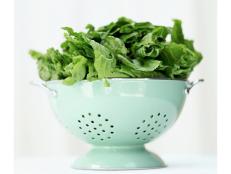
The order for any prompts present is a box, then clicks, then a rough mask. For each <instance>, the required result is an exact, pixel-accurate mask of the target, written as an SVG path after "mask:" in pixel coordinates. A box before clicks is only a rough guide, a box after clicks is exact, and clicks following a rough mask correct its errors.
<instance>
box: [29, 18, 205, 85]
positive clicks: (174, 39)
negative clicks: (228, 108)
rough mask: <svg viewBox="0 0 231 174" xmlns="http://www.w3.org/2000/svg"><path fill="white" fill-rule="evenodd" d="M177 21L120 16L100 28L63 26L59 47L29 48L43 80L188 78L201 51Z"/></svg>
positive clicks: (65, 82)
mask: <svg viewBox="0 0 231 174" xmlns="http://www.w3.org/2000/svg"><path fill="white" fill-rule="evenodd" d="M173 22H174V25H173V27H166V26H157V25H153V24H152V23H150V22H134V21H132V20H131V19H128V18H125V17H121V18H119V19H118V20H117V21H116V22H111V23H110V24H108V25H105V26H102V27H100V28H98V29H95V27H94V26H93V25H91V24H88V25H87V26H86V29H87V32H75V31H74V30H73V29H72V28H70V27H64V28H63V29H64V30H65V33H64V37H65V41H64V42H63V43H62V44H61V51H59V50H57V49H54V48H49V49H48V50H47V52H46V53H40V52H38V51H35V50H30V51H29V54H30V55H31V57H33V58H34V59H35V60H36V61H37V65H38V71H39V76H40V78H41V79H42V80H44V81H50V80H63V83H64V84H67V85H72V84H74V83H76V82H78V81H81V80H84V79H87V80H89V81H92V80H97V79H107V78H145V77H146V78H164V79H182V80H186V79H187V78H188V77H189V75H190V73H191V72H192V71H193V69H194V67H195V66H196V65H197V64H198V63H199V62H200V61H201V59H202V55H201V53H199V52H198V51H196V50H195V49H194V46H193V41H192V40H187V39H185V38H184V35H183V31H182V27H181V21H180V20H177V19H175V20H173ZM168 36H170V38H171V39H170V41H168V39H167V37H168Z"/></svg>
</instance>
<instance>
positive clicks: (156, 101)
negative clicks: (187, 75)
mask: <svg viewBox="0 0 231 174" xmlns="http://www.w3.org/2000/svg"><path fill="white" fill-rule="evenodd" d="M109 82H110V87H104V84H103V82H102V81H99V80H98V81H93V82H88V81H82V82H79V83H77V84H75V85H72V86H66V85H63V84H62V83H61V82H60V81H57V82H49V83H47V86H48V87H49V88H50V89H53V90H55V91H56V92H57V95H56V96H50V101H51V105H52V108H53V110H54V111H55V113H56V116H57V119H58V120H59V121H60V122H61V124H62V125H64V126H65V127H66V128H67V129H68V130H69V131H70V132H71V133H72V134H74V135H76V136H77V137H78V138H81V139H82V140H83V141H85V142H88V143H90V144H92V145H94V146H96V147H97V148H104V147H109V149H110V147H111V149H113V147H121V148H122V147H124V146H127V147H131V148H132V147H134V146H142V145H143V144H145V143H147V142H149V141H151V140H153V139H155V138H156V137H158V136H160V134H162V133H163V132H165V131H166V130H167V129H168V128H170V127H171V126H172V125H173V124H174V122H175V121H176V119H177V118H178V116H179V114H180V111H181V109H182V107H183V104H184V102H185V97H186V93H185V89H186V86H187V84H186V82H185V81H178V80H151V79H111V80H109ZM128 149H129V148H128ZM98 151H99V150H98ZM98 151H97V150H96V153H93V154H98V155H87V157H86V158H87V159H86V158H82V161H85V162H81V160H80V162H79V164H81V165H78V163H77V162H76V163H75V166H76V167H75V168H81V166H82V168H89V169H96V168H95V167H94V166H97V164H91V162H89V161H91V160H92V158H93V156H94V158H95V156H97V158H98V161H100V160H99V159H101V158H102V157H103V155H100V153H97V152H98ZM141 151H142V152H143V153H140V154H141V155H140V157H142V155H143V161H144V162H145V161H147V160H148V158H145V155H144V154H146V151H145V149H142V150H141ZM94 152H95V151H94ZM132 152H135V151H132ZM118 153H120V151H118ZM90 154H91V153H90ZM91 156H92V157H91ZM109 158H110V155H109ZM112 159H113V156H112ZM131 159H132V158H129V155H128V160H127V162H128V163H129V161H130V162H132V161H131ZM134 159H135V158H134ZM158 159H159V158H158V157H155V158H153V161H152V164H153V167H158V166H159V167H163V166H164V165H163V162H162V161H160V160H158ZM149 160H150V159H149ZM86 161H88V162H86ZM93 161H97V160H93ZM112 161H114V160H112ZM114 162H115V161H114ZM118 162H119V161H118ZM125 163H126V162H125ZM146 163H147V162H146ZM84 164H86V166H84ZM139 164H140V166H138V164H136V166H137V168H143V167H145V166H144V164H143V165H142V164H141V163H140V162H139ZM142 166H143V167H142ZM130 167H131V166H130ZM149 167H152V165H149ZM98 168H101V169H105V168H106V169H110V165H108V164H107V165H106V164H105V163H102V164H101V167H99V166H98ZM112 168H113V169H114V168H115V169H116V168H118V169H119V168H120V169H121V168H129V167H126V164H125V165H123V166H121V165H119V166H113V165H112V162H111V169H112ZM132 168H136V167H135V166H133V167H132Z"/></svg>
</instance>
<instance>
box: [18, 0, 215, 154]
mask: <svg viewBox="0 0 231 174" xmlns="http://www.w3.org/2000/svg"><path fill="white" fill-rule="evenodd" d="M15 3H16V14H15V16H16V31H15V32H16V50H15V51H16V60H15V65H16V70H15V73H16V76H15V77H16V81H15V90H16V94H15V103H16V105H15V113H16V116H15V138H16V141H15V143H16V151H15V152H16V155H31V156H36V155H54V154H55V155H56V154H57V155H66V154H67V155H68V154H70V155H71V154H76V155H79V154H82V153H84V152H86V151H87V150H88V147H89V146H87V145H86V144H85V143H84V142H81V141H80V140H78V139H76V138H75V137H73V136H71V135H70V134H69V133H68V132H66V131H65V130H64V129H63V128H62V126H60V125H59V124H58V122H57V121H56V120H55V117H54V114H53V112H52V111H51V109H50V106H49V103H48V99H47V97H46V94H45V93H43V91H41V90H40V89H38V88H35V87H32V86H30V85H29V81H31V80H37V79H38V75H37V74H38V73H37V69H36V65H35V62H34V61H33V60H32V59H30V58H29V56H28V50H29V49H31V48H33V49H38V50H41V51H44V50H45V49H46V48H48V47H50V46H58V45H59V43H60V42H61V41H62V40H63V36H62V35H63V32H62V30H61V29H60V28H61V27H63V26H73V27H74V28H75V29H76V30H78V31H79V30H82V29H83V28H84V26H85V25H86V24H87V23H92V24H94V25H96V26H99V25H102V24H106V23H108V22H110V21H112V20H115V19H116V18H118V17H119V16H122V15H124V16H128V17H130V18H132V19H135V20H138V21H143V20H146V21H151V22H153V23H155V24H162V25H171V24H172V22H171V20H172V19H173V18H180V19H182V21H183V29H184V31H185V35H186V36H187V37H188V38H193V39H194V40H195V44H196V48H198V50H200V51H201V52H202V53H203V55H204V60H203V62H202V64H201V65H200V66H198V67H197V68H196V69H195V71H194V72H193V74H192V77H191V79H197V78H200V77H203V78H205V83H204V84H201V85H199V86H197V87H195V88H194V89H193V90H192V92H191V94H190V95H189V96H188V98H187V102H186V105H185V107H184V109H183V112H182V114H181V116H180V118H179V120H178V121H177V123H176V124H175V125H174V127H173V128H171V130H170V131H169V132H167V133H166V134H164V135H163V136H161V137H160V138H159V139H157V140H156V141H155V142H153V143H150V144H149V145H148V148H149V149H151V150H154V151H156V152H159V153H200V154H214V153H216V3H215V0H203V1H201V0H17V1H15ZM130 126H132V125H130ZM128 129H129V127H128Z"/></svg>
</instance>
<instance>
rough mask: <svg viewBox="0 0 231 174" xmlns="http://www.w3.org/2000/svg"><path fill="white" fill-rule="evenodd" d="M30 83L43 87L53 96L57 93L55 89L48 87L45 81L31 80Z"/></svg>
mask: <svg viewBox="0 0 231 174" xmlns="http://www.w3.org/2000/svg"><path fill="white" fill-rule="evenodd" d="M30 84H31V85H33V86H37V87H40V88H42V89H44V90H45V91H46V92H48V93H49V94H50V95H52V96H53V97H56V96H57V94H58V92H57V91H56V90H54V89H51V88H49V87H48V86H47V85H46V84H45V83H40V82H34V81H31V82H30Z"/></svg>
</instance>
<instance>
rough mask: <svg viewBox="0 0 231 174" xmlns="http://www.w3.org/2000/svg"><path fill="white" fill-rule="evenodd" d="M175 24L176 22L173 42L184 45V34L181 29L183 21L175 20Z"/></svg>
mask: <svg viewBox="0 0 231 174" xmlns="http://www.w3.org/2000/svg"><path fill="white" fill-rule="evenodd" d="M173 22H174V25H173V28H172V34H171V38H172V42H175V43H179V44H180V43H182V44H183V43H184V34H183V31H182V28H181V21H180V20H178V19H174V20H173Z"/></svg>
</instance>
